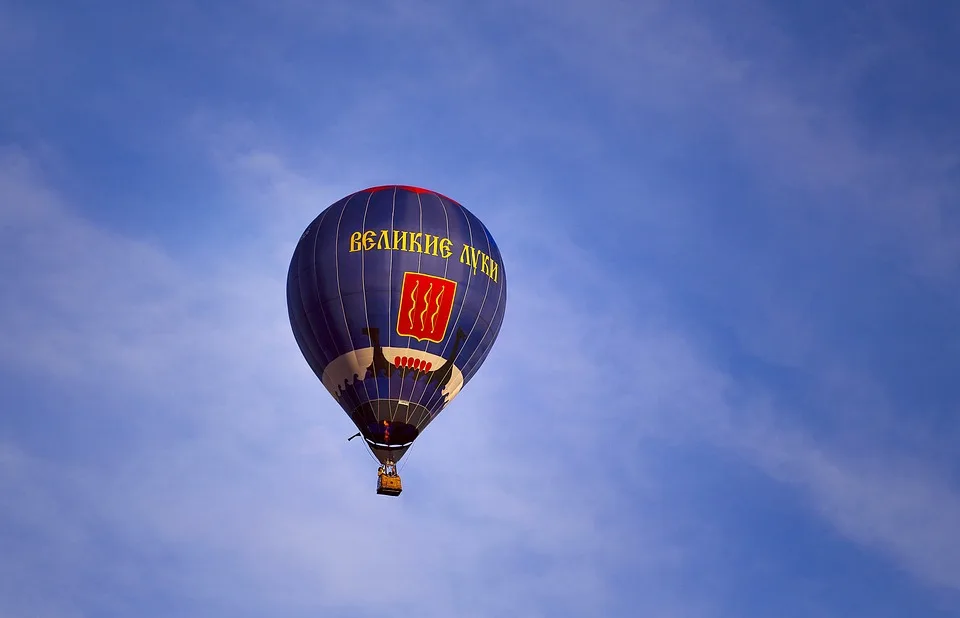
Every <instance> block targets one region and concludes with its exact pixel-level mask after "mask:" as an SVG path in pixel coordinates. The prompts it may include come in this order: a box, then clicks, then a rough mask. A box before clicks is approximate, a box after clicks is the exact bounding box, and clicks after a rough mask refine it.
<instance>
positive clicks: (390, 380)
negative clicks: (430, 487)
mask: <svg viewBox="0 0 960 618" xmlns="http://www.w3.org/2000/svg"><path fill="white" fill-rule="evenodd" d="M396 216H397V188H396V187H394V188H393V198H392V201H391V203H390V235H391V238H392V237H393V234H394V230H396V228H397V226H396V223H395V222H394V218H395V217H396ZM387 286H388V287H387V323H386V324H385V325H384V326H385V327H386V330H387V334H386V337H387V340H386V341H385V342H383V343H382V345H383V347H384V348H386V347H388V346H389V345H390V339H391V338H392V335H393V326H392V325H393V250H392V249H391V250H390V274H389V275H388V276H387ZM388 360H389V359H388ZM400 388H401V389H403V383H402V382H401V385H400ZM392 389H393V370H392V369H391V370H390V372H389V373H388V374H387V397H388V398H389V397H390V391H391V390H392ZM379 409H380V408H379V406H378V408H377V410H378V411H379ZM377 420H378V421H379V420H380V418H379V416H378V417H377ZM391 420H393V419H391Z"/></svg>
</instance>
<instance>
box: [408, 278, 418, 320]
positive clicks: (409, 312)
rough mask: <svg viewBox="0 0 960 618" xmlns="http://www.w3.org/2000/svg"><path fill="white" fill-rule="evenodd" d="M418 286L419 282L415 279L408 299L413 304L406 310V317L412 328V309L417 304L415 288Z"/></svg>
mask: <svg viewBox="0 0 960 618" xmlns="http://www.w3.org/2000/svg"><path fill="white" fill-rule="evenodd" d="M418 287H420V282H419V281H417V282H416V283H414V284H413V290H412V291H411V292H410V300H412V301H413V304H411V305H410V311H408V312H407V319H408V320H410V328H413V309H414V307H416V306H417V288H418Z"/></svg>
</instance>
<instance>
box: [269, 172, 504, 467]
mask: <svg viewBox="0 0 960 618" xmlns="http://www.w3.org/2000/svg"><path fill="white" fill-rule="evenodd" d="M506 302H507V282H506V275H505V272H504V268H503V261H502V259H501V256H500V250H499V249H498V248H497V244H496V242H494V240H493V236H492V235H491V234H490V232H489V230H487V228H486V226H484V224H483V223H482V222H481V221H480V220H479V219H478V218H477V217H476V216H475V215H473V214H472V213H471V212H470V211H468V210H467V209H466V208H464V207H463V206H462V205H460V204H459V203H457V202H455V201H454V200H452V199H450V198H448V197H446V196H443V195H440V194H438V193H436V192H433V191H429V190H426V189H420V188H417V187H409V186H402V185H389V186H382V187H372V188H369V189H365V190H363V191H358V192H356V193H353V194H351V195H348V196H347V197H345V198H343V199H341V200H339V201H337V202H336V203H334V204H332V205H331V206H330V207H328V208H327V209H326V210H324V211H323V212H322V213H320V215H319V216H317V218H316V219H314V220H313V222H312V223H310V225H309V226H308V227H307V229H306V231H304V233H303V235H302V236H301V237H300V241H299V243H298V244H297V248H296V250H295V251H294V254H293V259H292V260H291V262H290V269H289V272H288V275H287V307H288V310H289V314H290V324H291V326H292V327H293V333H294V336H295V337H296V340H297V344H298V345H299V346H300V351H301V352H302V353H303V356H304V358H306V360H307V362H308V363H309V364H310V367H311V368H312V369H313V371H314V373H315V374H316V375H317V377H318V378H320V380H321V382H322V383H323V385H324V386H325V387H326V389H327V390H328V391H329V392H330V394H331V395H332V396H333V397H334V399H336V401H337V402H338V403H339V404H340V407H342V408H343V410H344V411H345V412H346V413H347V414H348V415H349V416H350V418H351V420H353V422H354V424H355V425H356V426H357V429H359V430H360V434H361V435H362V436H363V439H364V440H365V441H366V443H367V445H368V447H369V448H370V450H371V451H372V452H373V454H374V455H375V456H376V457H377V459H378V460H380V461H381V462H382V463H387V464H395V463H396V462H398V461H399V460H400V458H401V457H402V456H403V454H404V453H405V452H406V451H407V449H408V448H409V447H410V445H411V444H413V442H414V440H416V439H417V437H418V436H419V435H420V434H421V433H422V432H423V430H424V428H425V427H426V426H427V425H428V424H429V423H430V422H431V421H432V420H433V419H435V418H436V417H437V415H438V414H439V413H440V412H441V411H442V410H443V409H444V408H445V407H446V406H447V404H449V403H450V402H451V401H452V400H453V398H454V397H456V396H457V394H458V393H459V392H460V389H462V388H463V386H464V385H465V384H466V383H467V382H469V381H470V379H471V378H472V377H473V376H474V375H475V374H476V372H477V370H478V369H479V368H480V366H481V365H482V364H483V361H484V359H486V357H487V355H488V354H489V352H490V349H491V347H492V346H493V344H494V342H495V341H496V339H497V335H498V334H499V332H500V326H501V324H502V322H503V316H504V310H505V308H506Z"/></svg>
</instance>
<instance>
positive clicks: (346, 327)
mask: <svg viewBox="0 0 960 618" xmlns="http://www.w3.org/2000/svg"><path fill="white" fill-rule="evenodd" d="M355 196H356V193H354V194H353V195H351V196H350V198H349V199H347V201H346V202H344V204H343V208H342V209H341V210H340V217H339V218H338V219H337V231H336V234H335V235H334V239H333V249H334V250H333V264H334V272H336V273H337V298H338V299H340V313H341V315H343V328H344V331H346V335H347V339H348V340H349V342H350V351H351V352H355V351H356V346H355V345H354V344H353V336H351V334H350V322H349V321H348V320H347V308H346V306H345V305H344V304H343V289H341V287H340V226H341V224H342V223H343V215H344V213H346V212H347V206H349V205H350V202H352V201H353V198H354V197H355ZM361 383H362V384H363V390H364V392H365V393H366V394H367V401H369V400H370V392H369V391H368V390H367V384H366V380H363V378H361Z"/></svg>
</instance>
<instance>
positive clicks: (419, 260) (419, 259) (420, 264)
mask: <svg viewBox="0 0 960 618" xmlns="http://www.w3.org/2000/svg"><path fill="white" fill-rule="evenodd" d="M416 195H417V206H418V207H419V208H420V236H421V237H422V236H423V201H422V200H421V199H420V194H419V193H417V194H416ZM422 268H423V253H422V252H418V253H417V274H420V271H421V269H422ZM425 348H426V349H429V348H430V344H429V343H427V345H426V346H425ZM407 349H410V339H409V338H407ZM401 388H403V387H401ZM416 389H417V382H416V380H414V382H413V388H412V389H411V391H410V399H411V400H412V399H413V391H415V390H416ZM424 390H426V389H424ZM420 397H421V399H422V398H423V394H422V393H421V394H420ZM417 405H420V404H419V402H417ZM410 414H412V412H411V409H410V405H409V404H408V405H407V415H406V417H404V419H403V422H404V423H407V424H409V423H410Z"/></svg>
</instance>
